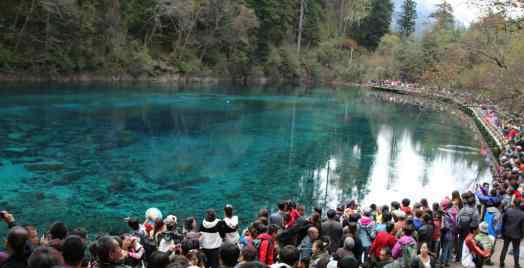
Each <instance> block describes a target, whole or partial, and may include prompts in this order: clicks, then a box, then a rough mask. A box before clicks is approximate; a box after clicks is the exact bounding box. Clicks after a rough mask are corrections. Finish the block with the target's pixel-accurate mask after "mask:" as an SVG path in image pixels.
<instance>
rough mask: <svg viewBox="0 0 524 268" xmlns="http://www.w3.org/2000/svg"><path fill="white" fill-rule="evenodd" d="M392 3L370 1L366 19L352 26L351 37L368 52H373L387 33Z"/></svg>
mask: <svg viewBox="0 0 524 268" xmlns="http://www.w3.org/2000/svg"><path fill="white" fill-rule="evenodd" d="M392 15H393V3H392V2H391V1H390V0H371V10H370V13H369V15H368V16H367V17H365V18H364V19H362V20H361V21H360V22H358V23H354V24H353V26H352V33H351V36H352V37H353V38H354V39H355V40H357V42H358V43H359V44H360V45H361V46H364V47H366V48H368V49H370V50H375V49H376V48H377V47H378V44H379V43H380V40H381V39H382V37H383V36H384V35H385V34H387V33H389V29H390V25H391V16H392Z"/></svg>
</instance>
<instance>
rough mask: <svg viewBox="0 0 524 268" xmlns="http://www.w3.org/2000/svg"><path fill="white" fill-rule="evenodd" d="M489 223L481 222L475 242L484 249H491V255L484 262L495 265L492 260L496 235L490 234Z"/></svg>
mask: <svg viewBox="0 0 524 268" xmlns="http://www.w3.org/2000/svg"><path fill="white" fill-rule="evenodd" d="M488 229H489V224H488V223H487V222H481V223H480V225H479V233H478V234H477V235H476V236H475V242H476V243H477V244H478V245H480V247H481V248H482V249H485V250H489V252H490V255H489V256H488V257H487V258H486V259H484V261H483V264H486V265H493V263H491V261H490V259H489V258H490V257H491V255H493V251H494V250H495V237H494V236H491V235H490V234H489V230H488Z"/></svg>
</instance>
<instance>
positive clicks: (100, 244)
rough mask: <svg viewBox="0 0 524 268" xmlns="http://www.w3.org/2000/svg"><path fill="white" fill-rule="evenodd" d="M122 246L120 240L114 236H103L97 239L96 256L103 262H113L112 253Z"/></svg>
mask: <svg viewBox="0 0 524 268" xmlns="http://www.w3.org/2000/svg"><path fill="white" fill-rule="evenodd" d="M118 247H120V245H119V244H118V241H117V240H116V239H115V237H112V236H108V235H106V236H102V237H100V238H98V240H97V241H96V256H97V257H98V259H99V261H100V262H101V263H112V262H113V261H114V260H113V259H112V256H111V254H112V253H113V251H115V249H117V248H118Z"/></svg>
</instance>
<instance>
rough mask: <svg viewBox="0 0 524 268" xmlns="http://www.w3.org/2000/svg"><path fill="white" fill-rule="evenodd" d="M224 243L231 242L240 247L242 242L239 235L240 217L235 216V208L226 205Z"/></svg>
mask: <svg viewBox="0 0 524 268" xmlns="http://www.w3.org/2000/svg"><path fill="white" fill-rule="evenodd" d="M223 222H224V226H223V229H224V230H223V231H224V242H230V243H232V244H235V245H238V242H239V241H240V234H239V233H238V217H237V216H235V215H233V206H232V205H226V206H225V207H224V219H223Z"/></svg>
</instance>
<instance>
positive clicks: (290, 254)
mask: <svg viewBox="0 0 524 268" xmlns="http://www.w3.org/2000/svg"><path fill="white" fill-rule="evenodd" d="M278 256H279V258H278V262H277V263H274V264H273V265H271V268H296V267H297V266H298V262H299V259H300V253H299V251H298V249H297V248H296V247H294V246H290V245H288V246H285V247H283V248H281V249H280V250H279V252H278Z"/></svg>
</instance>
